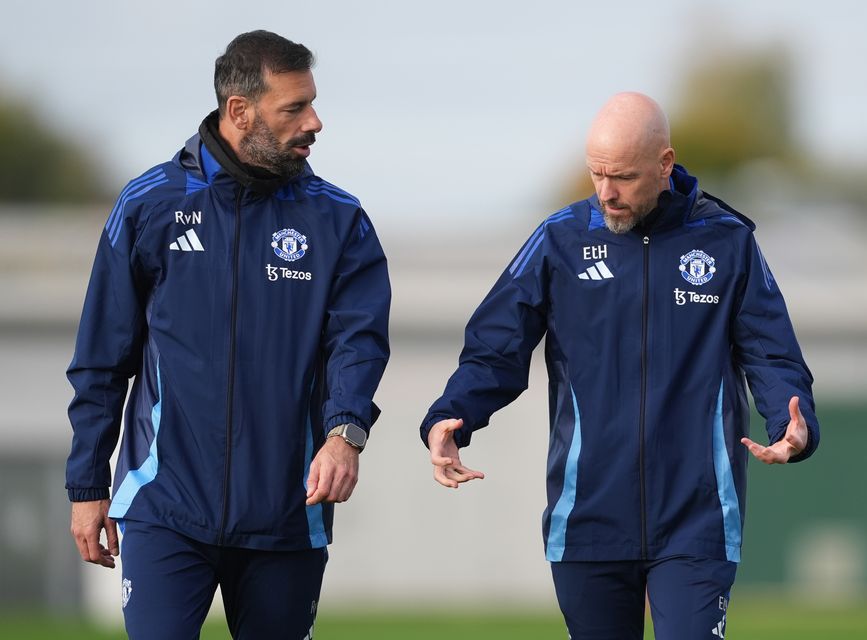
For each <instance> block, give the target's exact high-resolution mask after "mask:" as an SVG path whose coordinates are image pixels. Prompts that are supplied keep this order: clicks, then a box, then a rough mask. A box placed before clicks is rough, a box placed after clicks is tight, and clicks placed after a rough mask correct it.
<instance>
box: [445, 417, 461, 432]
mask: <svg viewBox="0 0 867 640" xmlns="http://www.w3.org/2000/svg"><path fill="white" fill-rule="evenodd" d="M462 426H464V421H463V419H462V418H458V419H457V420H446V421H445V424H444V425H443V430H444V431H447V432H449V433H452V432H454V431H457V430H458V429H460V428H461V427H462Z"/></svg>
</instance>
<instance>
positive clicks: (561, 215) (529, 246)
mask: <svg viewBox="0 0 867 640" xmlns="http://www.w3.org/2000/svg"><path fill="white" fill-rule="evenodd" d="M570 213H571V209H570V208H569V207H566V208H564V209H560V211H557V212H555V213H552V214H551V215H550V216H548V219H547V220H545V222H543V223H542V224H540V225H539V227H538V228H537V229H536V230H535V231H534V232H533V235H531V236H530V239H529V240H527V242H526V244H525V245H524V248H523V249H522V250H521V252H520V253H519V254H518V257H517V258H515V261H514V262H512V266H511V267H509V273H512V274H514V273H515V269H517V268H518V265H519V264H520V263H521V261H522V260H523V259H524V257H525V256H526V255H527V252H530V254H531V255H532V252H533V251H535V250H536V247H537V246H539V243H538V242H536V240H537V239H538V238H540V237H541V235H542V234H543V233H544V232H545V227H546V226H547V225H548V224H550V223H551V222H559V221H560V220H565V219H566V218H568V217H569V214H570ZM519 273H520V272H519ZM517 275H519V274H516V277H517Z"/></svg>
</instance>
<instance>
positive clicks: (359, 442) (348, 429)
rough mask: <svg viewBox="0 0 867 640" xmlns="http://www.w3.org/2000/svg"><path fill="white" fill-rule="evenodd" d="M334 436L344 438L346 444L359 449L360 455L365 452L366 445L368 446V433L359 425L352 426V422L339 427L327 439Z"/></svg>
mask: <svg viewBox="0 0 867 640" xmlns="http://www.w3.org/2000/svg"><path fill="white" fill-rule="evenodd" d="M332 436H339V437H341V438H343V439H344V440H345V441H346V444H348V445H349V446H351V447H355V448H356V449H358V452H359V453H361V452H362V451H364V445H366V444H367V432H366V431H365V430H364V429H362V428H361V427H359V426H358V425H357V424H352V423H351V422H347V423H345V424H339V425H337V426H336V427H334V428H333V429H332V430H331V431H329V432H328V435H327V436H325V437H326V438H331V437H332Z"/></svg>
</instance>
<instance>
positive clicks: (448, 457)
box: [427, 419, 485, 489]
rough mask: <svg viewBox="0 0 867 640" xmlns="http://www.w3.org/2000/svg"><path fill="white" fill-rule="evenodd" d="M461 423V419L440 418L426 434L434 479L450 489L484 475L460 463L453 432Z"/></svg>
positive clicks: (462, 422)
mask: <svg viewBox="0 0 867 640" xmlns="http://www.w3.org/2000/svg"><path fill="white" fill-rule="evenodd" d="M463 424H464V421H463V420H451V419H449V420H440V421H439V422H437V423H436V424H435V425H434V426H433V427H431V430H430V432H429V433H428V436H427V446H428V449H430V461H431V463H432V464H433V466H434V480H436V481H437V482H439V483H440V484H441V485H443V486H444V487H450V488H452V489H457V488H458V485H459V484H460V483H463V482H468V481H469V480H474V479H476V478H478V479H479V480H482V479H484V477H485V474H484V473H482V472H481V471H473V470H472V469H470V468H468V467H465V466H463V465H462V464H461V457H460V455H458V445H457V443H456V442H455V436H454V432H455V431H457V430H458V429H460V428H461V427H462V426H463Z"/></svg>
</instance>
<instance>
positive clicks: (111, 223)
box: [105, 169, 163, 231]
mask: <svg viewBox="0 0 867 640" xmlns="http://www.w3.org/2000/svg"><path fill="white" fill-rule="evenodd" d="M160 173H163V170H162V169H154V170H153V171H151V172H149V173H146V174H144V175H143V176H139V177H138V178H136V179H135V180H133V181H131V182H130V183H129V184H128V185H126V186H125V187H124V188H123V191H121V192H120V195H119V196H118V197H117V202H115V203H114V209H112V210H111V215H110V216H108V222H106V223H105V229H106V231H108V230H109V229H110V228H111V227H113V226H114V221H115V216H117V214H118V212H119V211H120V210H121V209H122V208H123V206H122V205H121V203H122V202H124V200H125V199H126V196H127V194H128V193H129V192H130V191H132V190H133V189H137V188H138V187H139V186H140V185H141V184H143V183H145V182H147V181H148V180H150V179H151V178H153V177H155V176H157V175H159V174H160Z"/></svg>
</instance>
